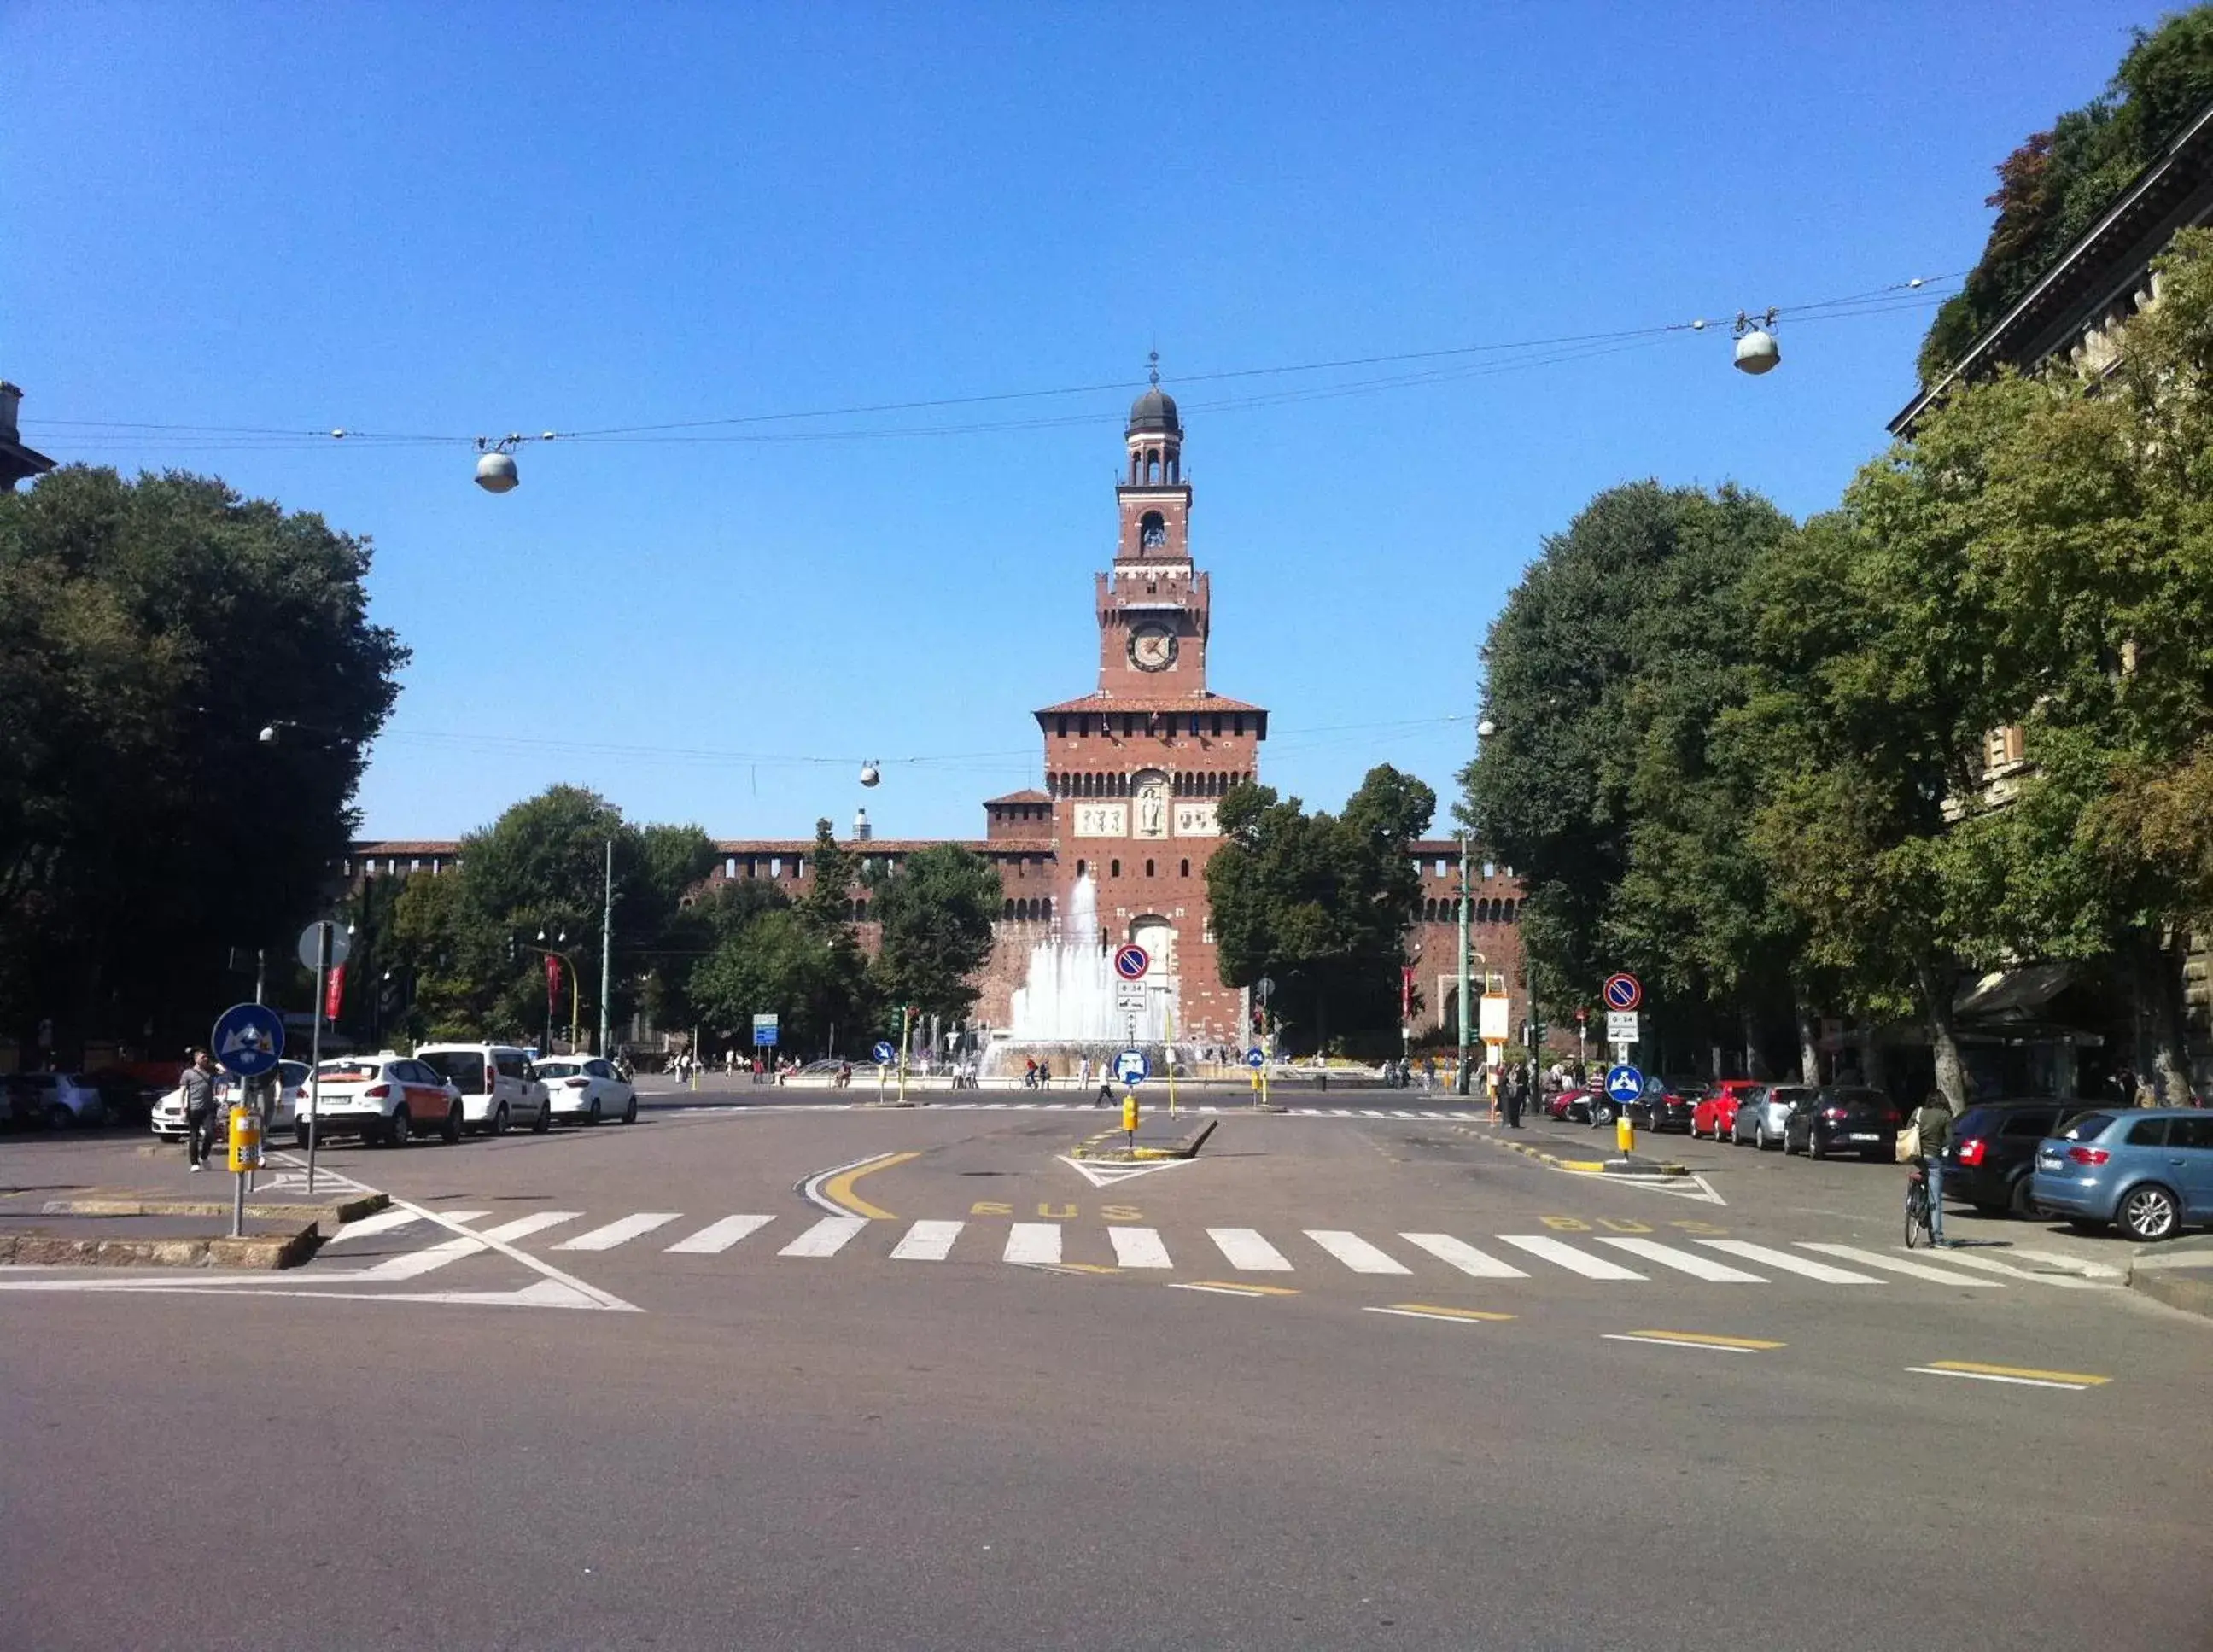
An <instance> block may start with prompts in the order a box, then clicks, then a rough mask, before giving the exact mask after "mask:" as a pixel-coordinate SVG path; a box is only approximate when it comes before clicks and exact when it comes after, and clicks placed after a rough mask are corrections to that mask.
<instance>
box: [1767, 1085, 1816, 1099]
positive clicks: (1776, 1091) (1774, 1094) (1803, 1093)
mask: <svg viewBox="0 0 2213 1652" xmlns="http://www.w3.org/2000/svg"><path fill="white" fill-rule="evenodd" d="M1811 1094H1814V1092H1813V1091H1811V1090H1809V1089H1808V1088H1806V1087H1805V1086H1804V1085H1802V1084H1778V1085H1777V1086H1776V1087H1775V1088H1773V1089H1771V1090H1770V1091H1768V1093H1767V1099H1768V1100H1771V1101H1797V1100H1802V1099H1804V1098H1805V1097H1807V1096H1809V1095H1811Z"/></svg>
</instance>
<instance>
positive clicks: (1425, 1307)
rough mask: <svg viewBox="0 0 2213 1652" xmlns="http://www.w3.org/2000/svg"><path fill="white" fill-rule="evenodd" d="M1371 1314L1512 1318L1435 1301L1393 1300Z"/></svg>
mask: <svg viewBox="0 0 2213 1652" xmlns="http://www.w3.org/2000/svg"><path fill="white" fill-rule="evenodd" d="M1366 1311H1367V1312H1368V1313H1370V1314H1402V1315H1404V1316H1405V1318H1407V1319H1410V1320H1481V1321H1484V1322H1485V1323H1491V1322H1495V1321H1503V1320H1511V1319H1513V1318H1515V1315H1514V1314H1486V1313H1484V1311H1483V1310H1482V1309H1481V1308H1440V1307H1438V1306H1437V1305H1436V1303H1435V1302H1393V1303H1392V1304H1391V1306H1390V1307H1388V1308H1369V1309H1367V1310H1366Z"/></svg>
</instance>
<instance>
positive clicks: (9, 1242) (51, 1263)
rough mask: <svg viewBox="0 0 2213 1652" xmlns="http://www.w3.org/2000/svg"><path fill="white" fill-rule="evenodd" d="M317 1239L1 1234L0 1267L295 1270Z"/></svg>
mask: <svg viewBox="0 0 2213 1652" xmlns="http://www.w3.org/2000/svg"><path fill="white" fill-rule="evenodd" d="M321 1242H322V1241H321V1235H320V1234H319V1232H318V1231H317V1229H316V1226H315V1224H314V1222H302V1224H301V1225H300V1226H299V1227H297V1228H295V1229H294V1230H293V1231H291V1232H290V1233H289V1234H249V1235H248V1236H247V1237H246V1238H244V1239H233V1238H231V1237H229V1235H228V1234H224V1235H222V1236H220V1237H216V1238H211V1239H70V1238H64V1237H63V1236H62V1235H60V1234H42V1233H40V1232H37V1231H36V1230H35V1229H34V1230H32V1231H29V1232H17V1233H0V1265H13V1266H16V1267H64V1268H66V1267H80V1268H81V1267H98V1268H260V1269H276V1268H290V1267H296V1266H298V1265H300V1264H301V1263H302V1262H304V1261H306V1260H307V1259H308V1258H309V1257H310V1256H312V1255H314V1252H315V1247H316V1246H317V1245H319V1244H320V1243H321Z"/></svg>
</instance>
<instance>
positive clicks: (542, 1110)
mask: <svg viewBox="0 0 2213 1652" xmlns="http://www.w3.org/2000/svg"><path fill="white" fill-rule="evenodd" d="M552 1127H553V1098H552V1096H550V1095H549V1096H547V1097H546V1099H545V1100H543V1101H540V1103H539V1104H538V1116H537V1117H536V1118H535V1119H532V1120H531V1121H530V1133H531V1134H532V1135H533V1136H543V1135H544V1134H545V1133H546V1131H549V1130H551V1129H552Z"/></svg>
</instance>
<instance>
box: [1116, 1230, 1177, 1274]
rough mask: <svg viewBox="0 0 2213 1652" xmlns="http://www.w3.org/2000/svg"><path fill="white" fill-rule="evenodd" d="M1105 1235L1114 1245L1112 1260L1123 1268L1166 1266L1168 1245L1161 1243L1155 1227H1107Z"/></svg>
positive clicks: (1167, 1263)
mask: <svg viewBox="0 0 2213 1652" xmlns="http://www.w3.org/2000/svg"><path fill="white" fill-rule="evenodd" d="M1106 1237H1107V1239H1108V1240H1109V1241H1111V1242H1112V1243H1113V1247H1114V1261H1115V1263H1116V1265H1118V1266H1120V1267H1125V1268H1167V1267H1174V1263H1173V1262H1171V1261H1169V1260H1168V1247H1167V1246H1165V1245H1163V1244H1161V1235H1160V1230H1159V1229H1158V1228H1108V1229H1107V1230H1106Z"/></svg>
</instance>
